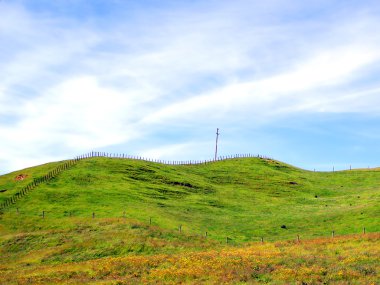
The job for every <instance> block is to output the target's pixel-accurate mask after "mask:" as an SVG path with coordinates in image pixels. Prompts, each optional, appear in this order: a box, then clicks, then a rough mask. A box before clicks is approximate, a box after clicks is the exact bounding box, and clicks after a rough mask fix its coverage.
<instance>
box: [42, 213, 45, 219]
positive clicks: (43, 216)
mask: <svg viewBox="0 0 380 285" xmlns="http://www.w3.org/2000/svg"><path fill="white" fill-rule="evenodd" d="M42 218H43V219H45V211H42Z"/></svg>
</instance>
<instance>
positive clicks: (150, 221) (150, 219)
mask: <svg viewBox="0 0 380 285" xmlns="http://www.w3.org/2000/svg"><path fill="white" fill-rule="evenodd" d="M151 224H152V217H150V218H149V225H151Z"/></svg>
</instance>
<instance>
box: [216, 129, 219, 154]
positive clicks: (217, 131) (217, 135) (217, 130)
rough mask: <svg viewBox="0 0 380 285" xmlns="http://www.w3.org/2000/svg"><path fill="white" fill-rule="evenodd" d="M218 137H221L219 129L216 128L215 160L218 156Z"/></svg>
mask: <svg viewBox="0 0 380 285" xmlns="http://www.w3.org/2000/svg"><path fill="white" fill-rule="evenodd" d="M218 138H219V129H216V143H215V160H216V159H217V157H218Z"/></svg>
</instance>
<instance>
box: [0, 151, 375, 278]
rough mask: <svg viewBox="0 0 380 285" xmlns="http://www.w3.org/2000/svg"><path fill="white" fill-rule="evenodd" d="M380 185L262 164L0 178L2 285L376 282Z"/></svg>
mask: <svg viewBox="0 0 380 285" xmlns="http://www.w3.org/2000/svg"><path fill="white" fill-rule="evenodd" d="M379 181H380V171H379V169H370V170H368V169H365V170H364V169H363V170H351V171H341V172H310V171H305V170H302V169H298V168H295V167H292V166H290V165H286V164H284V163H281V162H278V161H274V160H270V159H262V158H240V159H228V160H223V161H218V162H210V163H204V164H197V165H165V164H160V163H153V162H146V161H142V160H133V159H116V158H103V157H96V158H86V159H82V160H79V159H78V160H70V161H61V162H54V163H48V164H45V165H41V166H37V167H32V168H28V169H24V170H20V171H17V172H13V173H9V174H7V175H3V176H0V191H1V192H0V206H1V211H0V257H1V261H0V283H1V284H83V283H86V284H87V283H96V284H135V283H144V284H150V283H151V284H177V283H196V284H199V283H207V284H221V283H233V284H236V283H239V284H245V283H246V282H248V283H249V284H259V283H270V284H289V282H293V281H297V282H298V283H299V284H302V283H307V284H309V282H310V283H311V284H315V283H320V282H327V283H329V284H330V283H334V282H337V283H338V284H339V282H343V283H344V282H351V281H352V280H356V281H355V282H357V284H362V282H364V281H368V282H369V281H371V282H373V281H374V280H376V279H377V278H378V273H377V272H378V270H379V268H378V262H377V261H378V253H379V250H380V248H379V246H378V245H379V243H378V240H379V235H378V232H379V231H380V222H379V219H378V217H379V216H380V203H379V202H380V201H379V200H380V185H379ZM364 227H365V229H366V232H367V233H370V232H374V234H366V235H365V236H364V235H354V236H350V235H348V234H355V233H356V234H360V233H362V231H363V228H364ZM332 231H334V235H335V238H334V239H331V238H329V237H330V236H331V235H332ZM376 232H377V233H376ZM297 236H298V237H299V238H300V241H301V242H295V240H297ZM315 237H318V239H315ZM262 238H263V240H264V243H263V244H262V243H261V240H262ZM310 239H311V240H310ZM280 240H286V241H285V242H281V243H278V242H270V243H266V242H267V241H280ZM289 240H290V241H289ZM307 240H309V241H307ZM246 242H253V243H250V244H249V243H248V245H247V243H246ZM316 256H317V257H316ZM358 257H360V258H358ZM342 260H343V261H344V263H341V261H342ZM298 283H297V284H298ZM343 283H342V284H343ZM350 284H351V283H350ZM352 284H355V283H352Z"/></svg>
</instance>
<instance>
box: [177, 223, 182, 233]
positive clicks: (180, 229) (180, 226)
mask: <svg viewBox="0 0 380 285" xmlns="http://www.w3.org/2000/svg"><path fill="white" fill-rule="evenodd" d="M178 230H179V232H180V233H182V225H179V227H178Z"/></svg>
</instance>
